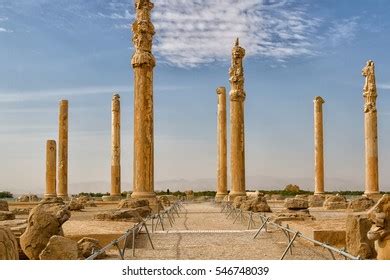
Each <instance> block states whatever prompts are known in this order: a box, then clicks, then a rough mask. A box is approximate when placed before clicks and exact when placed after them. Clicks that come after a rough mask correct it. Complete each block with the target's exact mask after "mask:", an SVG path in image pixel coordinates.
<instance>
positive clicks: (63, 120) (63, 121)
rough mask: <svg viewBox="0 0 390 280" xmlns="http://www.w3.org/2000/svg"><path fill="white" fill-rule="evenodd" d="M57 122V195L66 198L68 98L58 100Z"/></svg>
mask: <svg viewBox="0 0 390 280" xmlns="http://www.w3.org/2000/svg"><path fill="white" fill-rule="evenodd" d="M58 124H59V129H58V197H61V198H63V199H68V100H61V101H60V112H59V120H58Z"/></svg>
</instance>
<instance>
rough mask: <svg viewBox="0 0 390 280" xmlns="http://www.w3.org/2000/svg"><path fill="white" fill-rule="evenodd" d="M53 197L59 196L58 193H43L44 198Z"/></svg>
mask: <svg viewBox="0 0 390 280" xmlns="http://www.w3.org/2000/svg"><path fill="white" fill-rule="evenodd" d="M53 197H57V195H56V194H44V195H43V198H53Z"/></svg>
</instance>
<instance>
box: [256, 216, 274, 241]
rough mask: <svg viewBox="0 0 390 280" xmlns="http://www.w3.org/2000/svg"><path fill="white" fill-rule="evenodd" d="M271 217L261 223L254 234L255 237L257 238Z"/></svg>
mask: <svg viewBox="0 0 390 280" xmlns="http://www.w3.org/2000/svg"><path fill="white" fill-rule="evenodd" d="M269 219H270V217H268V218H267V219H265V221H264V223H263V224H262V225H261V227H260V228H259V230H258V231H257V232H256V234H255V236H253V239H255V238H256V237H257V236H258V235H259V233H260V231H261V230H262V229H263V228H264V227H265V226H266V224H267V223H268V221H269Z"/></svg>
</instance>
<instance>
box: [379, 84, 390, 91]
mask: <svg viewBox="0 0 390 280" xmlns="http://www.w3.org/2000/svg"><path fill="white" fill-rule="evenodd" d="M377 87H378V89H383V90H390V83H388V84H378V85H377Z"/></svg>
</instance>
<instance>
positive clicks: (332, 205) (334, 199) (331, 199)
mask: <svg viewBox="0 0 390 280" xmlns="http://www.w3.org/2000/svg"><path fill="white" fill-rule="evenodd" d="M323 206H324V208H325V209H326V210H337V209H346V208H347V206H348V203H347V199H346V198H345V197H344V196H342V195H338V194H337V195H328V196H326V198H325V201H324V205H323Z"/></svg>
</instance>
